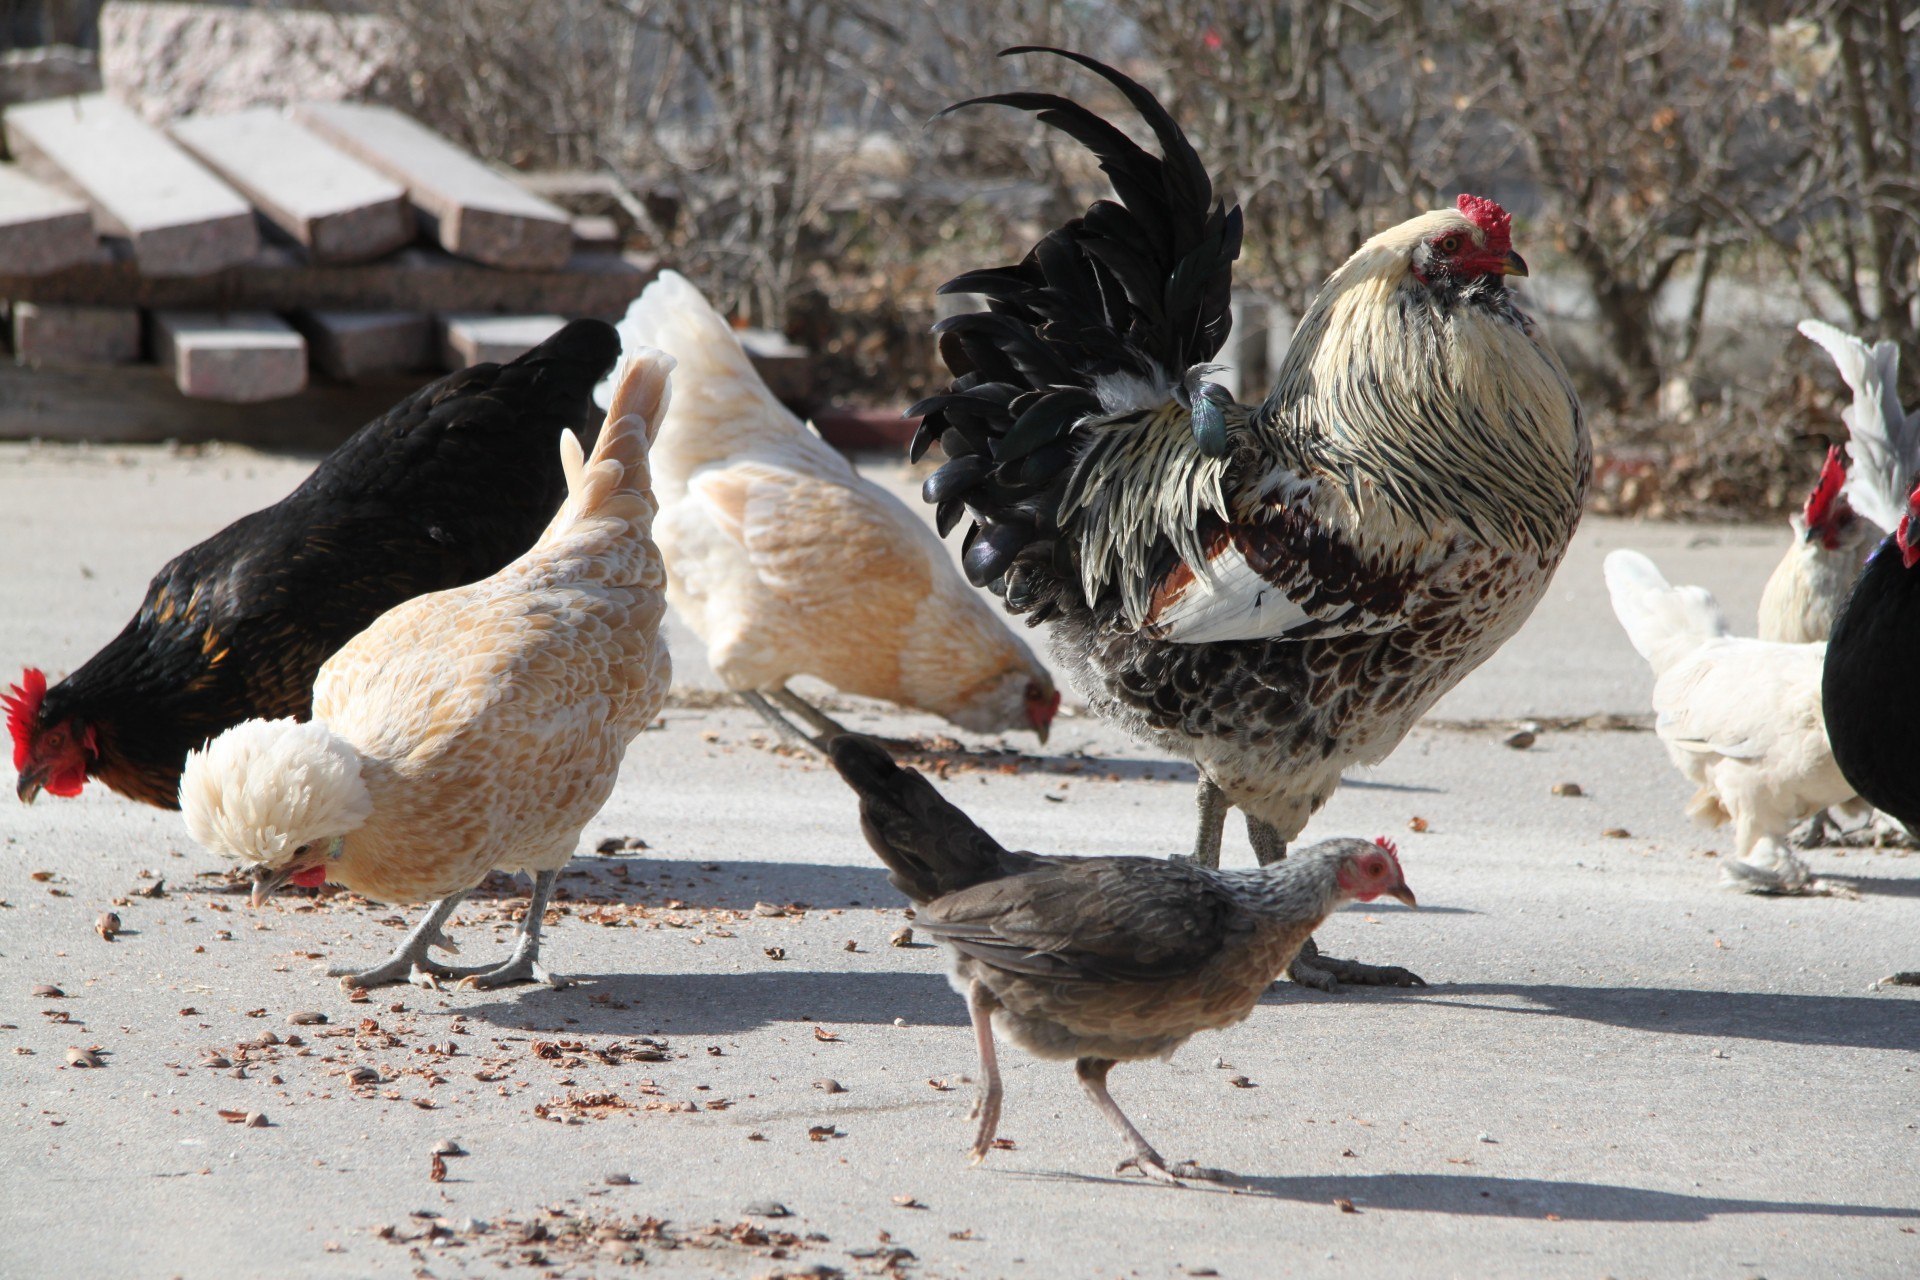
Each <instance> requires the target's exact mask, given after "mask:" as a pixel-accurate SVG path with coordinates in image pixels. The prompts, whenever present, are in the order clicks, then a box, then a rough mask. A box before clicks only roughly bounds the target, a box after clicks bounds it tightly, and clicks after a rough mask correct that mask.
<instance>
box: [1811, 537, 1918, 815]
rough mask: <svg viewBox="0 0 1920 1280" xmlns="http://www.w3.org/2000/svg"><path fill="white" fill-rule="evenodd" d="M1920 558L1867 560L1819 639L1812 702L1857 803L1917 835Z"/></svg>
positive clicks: (1878, 555)
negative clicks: (1816, 692) (1821, 657)
mask: <svg viewBox="0 0 1920 1280" xmlns="http://www.w3.org/2000/svg"><path fill="white" fill-rule="evenodd" d="M1917 651H1920V560H1916V563H1915V565H1914V566H1913V567H1909V566H1908V565H1907V564H1906V562H1905V558H1904V556H1903V555H1902V547H1901V544H1900V539H1898V538H1889V539H1887V540H1886V541H1885V542H1883V543H1881V544H1880V549H1879V550H1878V551H1876V552H1875V553H1874V554H1873V558H1872V559H1870V560H1868V561H1867V567H1866V568H1865V569H1863V570H1862V571H1861V573H1860V577H1859V580H1858V581H1856V582H1855V583H1854V586H1853V592H1852V594H1851V595H1850V596H1848V597H1847V603H1846V606H1845V607H1844V608H1843V609H1842V610H1841V612H1840V616H1839V617H1838V618H1837V619H1835V621H1834V624H1833V632H1832V634H1831V635H1829V636H1828V638H1827V661H1826V667H1825V670H1824V672H1823V674H1822V678H1821V687H1820V699H1821V704H1822V706H1823V707H1824V709H1825V712H1826V719H1827V739H1828V741H1829V742H1830V743H1831V744H1832V746H1833V759H1834V763H1835V764H1838V765H1839V766H1840V772H1841V774H1842V775H1843V776H1845V778H1846V780H1847V784H1848V785H1849V786H1851V787H1852V788H1853V789H1854V790H1855V791H1856V792H1858V793H1859V795H1860V798H1861V799H1863V800H1865V801H1866V802H1867V803H1869V804H1871V805H1872V806H1873V807H1874V808H1876V809H1878V810H1880V811H1881V812H1882V813H1886V814H1891V815H1892V816H1893V817H1895V818H1897V819H1899V820H1900V821H1901V822H1903V823H1905V824H1906V825H1907V826H1908V827H1909V828H1911V829H1913V830H1916V831H1920V771H1916V770H1915V768H1914V761H1915V760H1920V667H1916V665H1915V663H1914V655H1915V653H1916V652H1917Z"/></svg>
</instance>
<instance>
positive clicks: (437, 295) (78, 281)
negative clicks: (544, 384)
mask: <svg viewBox="0 0 1920 1280" xmlns="http://www.w3.org/2000/svg"><path fill="white" fill-rule="evenodd" d="M657 270H658V264H657V263H656V261H655V260H654V259H652V258H647V257H642V256H639V255H620V254H612V253H582V254H576V255H574V256H573V257H572V258H571V259H569V260H568V261H567V263H566V265H565V266H564V267H561V268H559V269H557V270H553V271H498V270H495V269H494V268H492V267H483V266H479V265H476V264H475V263H471V262H467V261H465V260H463V259H460V258H455V257H452V256H450V255H448V254H445V253H442V252H440V251H439V250H438V249H426V248H413V249H402V250H401V251H400V252H399V253H397V254H394V255H393V256H392V257H390V258H382V259H381V260H380V261H378V262H367V263H361V264H358V265H354V266H338V267H317V266H314V265H312V264H310V263H306V262H302V261H301V260H300V258H299V255H298V254H296V253H293V252H291V251H287V250H282V249H273V248H269V249H265V250H262V251H261V252H260V253H258V254H256V255H255V256H254V257H253V258H252V260H250V261H248V262H246V263H244V264H242V265H241V266H238V267H231V268H228V269H227V270H225V271H221V272H219V273H217V274H215V275H210V276H203V277H200V278H199V279H194V280H181V279H163V278H155V277H152V276H143V275H141V274H140V271H139V268H138V267H137V266H136V264H135V263H134V261H133V260H132V259H131V258H130V257H126V256H124V255H123V256H118V257H114V256H110V255H106V256H102V257H100V258H99V259H98V260H95V261H90V262H87V263H83V264H82V265H80V266H76V267H70V268H68V269H66V270H64V271H56V272H52V273H50V274H48V275H42V276H14V275H0V298H19V299H23V300H26V301H29V302H54V303H64V304H66V305H69V306H91V307H144V308H149V309H153V308H161V307H217V306H225V307H233V308H236V309H249V310H256V309H257V310H263V311H295V310H298V309H300V308H302V307H310V308H314V309H317V310H341V311H435V312H448V311H453V312H464V311H500V312H518V313H527V312H540V311H555V312H559V313H561V314H563V315H569V316H599V317H601V318H603V319H607V320H615V319H618V318H619V317H620V316H623V315H625V314H626V311H627V304H628V303H630V302H632V301H633V300H634V299H635V298H637V297H639V296H640V291H641V290H642V289H644V288H646V287H647V282H648V281H650V280H652V279H653V277H654V274H655V273H656V271H657Z"/></svg>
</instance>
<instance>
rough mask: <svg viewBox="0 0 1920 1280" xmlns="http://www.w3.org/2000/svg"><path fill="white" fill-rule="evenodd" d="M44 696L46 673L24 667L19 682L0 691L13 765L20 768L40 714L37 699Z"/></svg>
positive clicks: (25, 757)
mask: <svg viewBox="0 0 1920 1280" xmlns="http://www.w3.org/2000/svg"><path fill="white" fill-rule="evenodd" d="M46 696H47V673H46V672H44V671H42V670H40V668H38V667H28V668H27V669H26V670H25V671H22V672H21V673H20V683H19V684H16V685H14V686H13V687H11V688H10V689H8V690H7V692H6V693H5V694H0V706H4V707H6V709H7V732H8V733H10V734H12V735H13V767H14V769H16V770H19V769H24V768H25V767H26V764H27V745H28V744H29V743H30V742H31V741H32V737H33V725H34V721H35V720H37V719H38V718H39V716H40V702H41V700H42V699H43V698H45V697H46Z"/></svg>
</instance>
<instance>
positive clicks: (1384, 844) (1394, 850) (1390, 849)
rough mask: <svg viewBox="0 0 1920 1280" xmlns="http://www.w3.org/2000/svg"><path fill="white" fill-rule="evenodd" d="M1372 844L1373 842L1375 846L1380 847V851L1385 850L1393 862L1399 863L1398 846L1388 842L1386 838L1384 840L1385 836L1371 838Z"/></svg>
mask: <svg viewBox="0 0 1920 1280" xmlns="http://www.w3.org/2000/svg"><path fill="white" fill-rule="evenodd" d="M1373 842H1374V843H1375V844H1377V845H1379V846H1380V847H1381V848H1382V849H1385V850H1386V851H1387V853H1388V854H1390V855H1391V856H1392V858H1393V860H1394V861H1395V862H1398V861H1400V846H1399V845H1397V844H1395V843H1394V842H1393V841H1391V840H1389V839H1387V838H1386V837H1385V836H1375V837H1374V838H1373Z"/></svg>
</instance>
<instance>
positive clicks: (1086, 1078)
mask: <svg viewBox="0 0 1920 1280" xmlns="http://www.w3.org/2000/svg"><path fill="white" fill-rule="evenodd" d="M1115 1065H1116V1064H1115V1063H1114V1060H1113V1059H1112V1058H1080V1059H1077V1060H1076V1061H1075V1062H1074V1064H1073V1073H1074V1074H1075V1075H1076V1076H1079V1077H1080V1086H1081V1087H1082V1088H1084V1089H1085V1090H1086V1091H1087V1096H1088V1097H1089V1098H1092V1099H1093V1105H1094V1106H1095V1107H1098V1108H1099V1109H1100V1114H1101V1115H1103V1116H1105V1117H1106V1118H1107V1122H1108V1123H1109V1124H1111V1125H1112V1126H1113V1127H1114V1128H1115V1129H1117V1130H1118V1131H1119V1133H1120V1139H1121V1141H1123V1142H1125V1143H1126V1144H1127V1151H1128V1152H1129V1154H1128V1156H1127V1158H1126V1159H1124V1160H1122V1161H1121V1162H1120V1163H1119V1164H1117V1165H1115V1166H1114V1169H1113V1171H1114V1172H1115V1173H1125V1172H1126V1171H1127V1170H1129V1169H1138V1170H1139V1171H1140V1173H1141V1175H1142V1176H1144V1177H1147V1178H1151V1179H1153V1180H1154V1181H1155V1182H1165V1183H1169V1184H1171V1185H1173V1186H1176V1187H1177V1186H1179V1185H1180V1179H1182V1178H1199V1179H1202V1180H1206V1181H1216V1182H1218V1181H1229V1180H1231V1177H1232V1175H1230V1174H1226V1173H1222V1172H1221V1171H1220V1170H1218V1169H1203V1168H1201V1167H1200V1166H1199V1165H1197V1164H1195V1163H1193V1161H1191V1160H1185V1161H1182V1162H1181V1163H1179V1164H1177V1165H1174V1166H1172V1167H1171V1168H1169V1167H1168V1165H1167V1162H1166V1161H1165V1160H1163V1159H1162V1158H1161V1156H1160V1153H1159V1152H1158V1151H1155V1150H1154V1149H1153V1144H1152V1143H1151V1142H1148V1141H1147V1140H1146V1138H1145V1136H1144V1135H1142V1134H1141V1132H1140V1131H1139V1130H1138V1129H1136V1128H1134V1127H1133V1121H1131V1120H1129V1119H1127V1113H1126V1112H1124V1111H1122V1110H1121V1109H1120V1104H1119V1103H1117V1102H1115V1101H1114V1100H1113V1095H1112V1094H1110V1093H1108V1092H1107V1073H1108V1072H1109V1071H1111V1070H1113V1068H1114V1066H1115Z"/></svg>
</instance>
